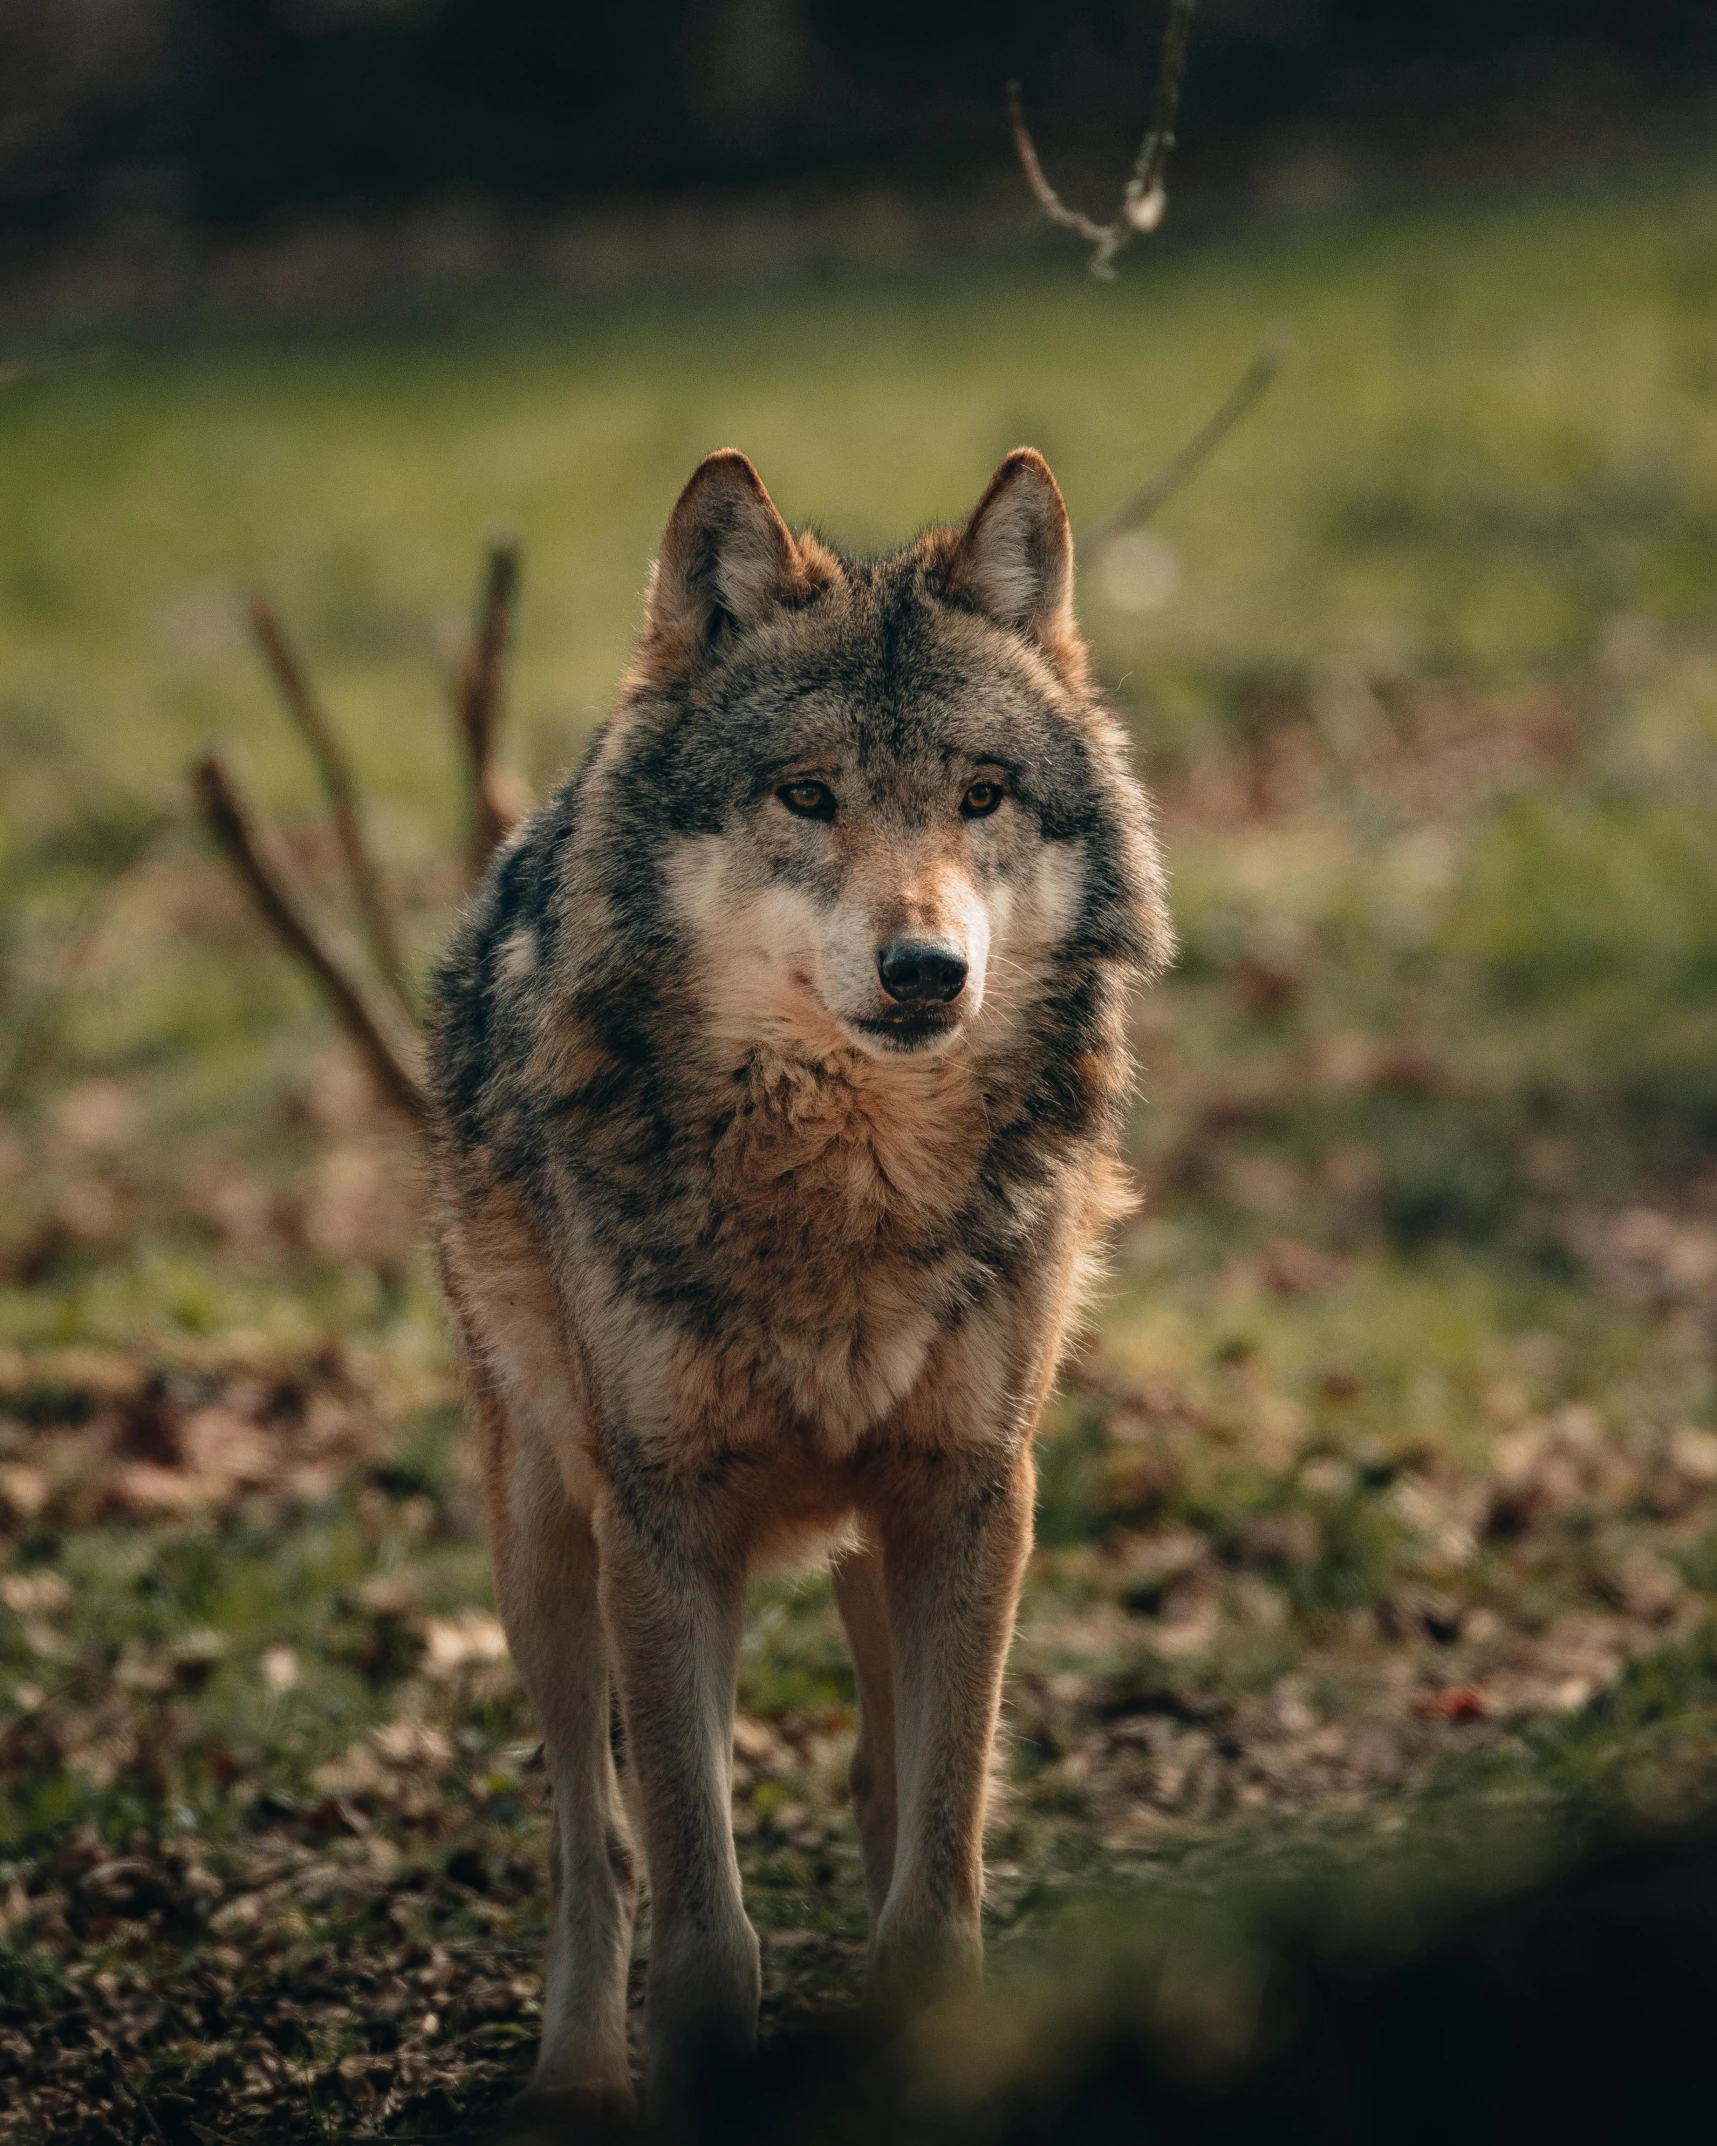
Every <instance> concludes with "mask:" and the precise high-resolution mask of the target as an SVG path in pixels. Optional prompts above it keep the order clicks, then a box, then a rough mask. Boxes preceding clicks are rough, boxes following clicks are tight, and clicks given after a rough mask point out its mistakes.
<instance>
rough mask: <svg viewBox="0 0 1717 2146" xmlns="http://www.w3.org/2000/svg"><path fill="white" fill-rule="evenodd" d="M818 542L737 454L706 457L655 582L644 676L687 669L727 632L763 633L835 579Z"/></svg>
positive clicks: (674, 517)
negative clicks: (787, 517)
mask: <svg viewBox="0 0 1717 2146" xmlns="http://www.w3.org/2000/svg"><path fill="white" fill-rule="evenodd" d="M832 568H833V561H832V560H831V559H830V557H829V554H828V553H827V552H826V551H824V549H823V547H822V546H821V545H820V544H818V543H817V542H816V540H815V538H809V537H807V538H796V537H795V536H794V535H793V532H792V531H791V530H790V529H789V528H788V527H787V524H786V523H785V522H784V521H783V520H782V519H781V516H780V514H779V513H778V512H777V511H776V507H775V502H774V500H772V499H771V498H770V496H769V494H768V493H767V492H766V491H765V490H764V488H763V479H762V478H761V477H760V476H759V475H758V474H757V471H756V470H755V468H753V466H752V464H751V462H750V460H749V458H748V457H747V456H745V455H742V454H741V453H740V452H739V450H738V448H737V447H721V448H718V449H717V450H716V452H715V453H714V454H712V455H706V456H705V457H704V459H703V460H702V461H701V462H700V463H699V464H698V466H697V468H696V469H695V470H693V472H692V474H691V478H690V481H689V482H688V483H687V485H686V488H685V490H684V491H683V492H682V493H681V494H680V496H679V498H678V500H677V501H676V502H675V504H674V511H673V513H672V514H671V515H669V517H668V527H667V531H666V533H665V534H664V536H663V538H662V548H661V550H660V551H659V552H658V553H657V554H656V563H655V566H654V567H653V568H652V570H651V574H650V593H649V597H648V600H647V605H646V615H645V621H644V640H643V645H642V647H641V648H640V650H639V658H640V662H641V663H642V665H643V666H644V668H645V669H646V670H647V671H648V672H650V673H651V674H653V676H654V677H655V678H656V679H657V680H658V681H662V680H665V679H666V678H668V677H671V676H674V675H678V674H681V673H684V672H685V671H688V670H690V669H691V668H692V667H693V666H694V665H695V664H696V663H697V662H698V661H699V659H700V658H701V657H702V656H703V655H704V654H705V653H706V652H707V651H708V650H709V649H710V648H711V647H713V646H714V644H715V642H716V641H717V640H719V639H720V638H721V637H722V635H723V634H726V633H730V632H733V631H734V630H736V629H737V630H738V631H741V632H743V631H745V630H747V629H748V628H751V627H754V626H760V625H761V624H762V623H763V622H764V620H765V619H766V618H768V617H769V615H770V614H771V612H772V611H774V610H775V609H776V608H777V607H778V606H781V605H789V606H791V605H797V604H802V603H804V602H806V601H807V600H808V599H809V598H810V597H811V596H813V595H814V594H815V593H816V591H817V590H818V589H819V588H822V587H823V586H825V585H826V583H827V582H828V580H829V579H830V578H831V572H832Z"/></svg>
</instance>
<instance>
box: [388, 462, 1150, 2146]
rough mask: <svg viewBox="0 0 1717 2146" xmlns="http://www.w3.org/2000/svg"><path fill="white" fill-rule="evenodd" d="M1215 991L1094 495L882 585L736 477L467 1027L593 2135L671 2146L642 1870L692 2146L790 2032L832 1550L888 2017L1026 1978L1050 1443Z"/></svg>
mask: <svg viewBox="0 0 1717 2146" xmlns="http://www.w3.org/2000/svg"><path fill="white" fill-rule="evenodd" d="M1169 953H1170V927H1169V923H1168V919H1167V914H1166V910H1165V904H1164V878H1163V869H1162V865H1161V861H1160V857H1159V850H1158V844H1157V841H1156V837H1155V834H1154V830H1153V818H1152V811H1151V807H1150V804H1149V801H1148V798H1147V795H1146V793H1145V791H1144V789H1143V788H1142V786H1141V785H1140V783H1139V782H1138V780H1137V779H1136V778H1135V777H1134V775H1133V774H1132V773H1131V772H1130V770H1129V766H1128V757H1127V752H1126V748H1125V742H1124V738H1123V733H1122V730H1121V726H1120V724H1119V722H1118V721H1117V720H1116V718H1115V717H1114V715H1113V714H1112V713H1111V712H1110V711H1109V710H1108V709H1107V707H1106V706H1105V704H1104V702H1103V701H1102V699H1101V697H1100V695H1099V693H1098V692H1097V690H1096V689H1095V688H1094V686H1093V683H1092V678H1091V671H1090V664H1089V659H1088V654H1087V650H1086V646H1085V644H1084V642H1083V640H1082V639H1081V636H1080V633H1079V630H1078V626H1077V624H1076V621H1075V614H1074V606H1073V547H1072V540H1071V537H1070V534H1069V529H1068V520H1067V512H1066V508H1065V506H1064V504H1063V501H1062V496H1061V493H1060V490H1059V488H1058V487H1057V485H1056V482H1055V478H1054V477H1053V475H1052V474H1051V472H1050V469H1049V466H1048V464H1047V463H1046V462H1045V461H1044V460H1043V458H1042V456H1041V455H1039V454H1037V453H1036V452H1035V451H1034V450H1032V449H1029V448H1021V449H1018V450H1016V451H1015V452H1014V453H1012V454H1010V455H1009V456H1008V457H1007V459H1006V460H1005V461H1004V462H1003V463H1002V465H1001V467H1000V468H999V469H998V470H997V471H996V473H995V476H994V478H993V479H992V481H991V483H990V485H989V487H988V489H987V490H986V491H985V492H984V494H983V496H982V498H981V499H980V500H979V502H978V504H977V506H976V507H975V509H974V510H973V512H972V513H971V515H970V516H969V517H968V518H967V520H966V521H965V522H964V524H963V525H959V526H952V527H945V528H934V529H931V530H929V531H927V532H925V533H923V534H921V535H920V536H918V537H917V539H916V540H915V541H914V542H912V543H911V544H910V545H908V546H907V547H906V548H905V549H904V550H902V551H900V552H899V553H897V554H895V555H894V556H891V557H886V558H880V559H864V560H858V559H850V558H846V557H842V556H839V555H838V554H837V553H836V552H835V551H834V550H833V549H831V548H830V547H829V546H828V545H827V544H826V543H825V542H824V541H822V540H821V539H820V538H819V537H818V536H817V535H816V534H814V533H813V532H811V531H808V530H807V531H804V532H802V533H799V534H795V533H794V532H793V531H792V530H791V529H790V528H789V527H788V525H787V524H786V522H785V521H784V520H783V519H782V517H781V515H780V514H779V512H778V511H777V510H776V507H775V505H774V503H773V501H772V500H771V499H770V497H769V494H768V492H767V491H766V490H765V489H764V486H763V482H762V480H761V478H760V477H759V476H758V474H757V472H756V470H755V469H754V468H753V466H752V464H751V463H750V462H749V461H748V460H747V459H746V458H745V456H744V455H742V454H740V453H738V452H737V451H735V450H731V449H727V450H723V451H721V452H719V453H716V454H712V455H710V456H709V457H708V458H707V459H706V460H705V461H703V462H702V463H701V464H700V465H699V466H698V468H697V469H696V471H695V472H694V473H693V475H692V477H691V479H690V481H689V483H688V484H687V485H686V488H685V490H684V492H683V493H682V494H681V495H680V498H679V501H678V503H677V504H676V505H675V507H674V509H673V513H672V515H671V517H670V519H669V522H668V525H667V530H666V534H665V536H664V538H663V540H662V544H661V548H660V551H659V554H658V556H657V558H656V561H655V564H654V566H653V568H652V570H651V576H650V581H649V585H648V592H647V597H646V603H645V617H644V622H643V627H642V633H641V637H640V640H639V643H638V646H637V650H636V654H635V656H634V658H633V661H632V664H631V667H630V670H629V672H628V674H627V676H626V678H625V680H624V683H623V686H622V689H621V692H620V696H619V700H618V704H617V707H616V709H615V712H614V713H613V715H612V717H611V718H610V720H609V721H608V722H607V724H606V726H605V727H604V728H603V729H602V730H601V732H600V733H599V734H598V736H597V737H596V739H595V741H594V743H593V744H592V746H591V748H590V750H589V752H588V754H587V755H586V757H585V758H584V761H583V763H582V765H581V766H580V767H579V768H578V770H577V771H576V773H574V774H573V775H572V776H571V778H570V779H569V780H568V781H567V782H566V783H565V785H564V786H563V787H562V788H561V789H560V790H559V792H558V794H556V795H555V796H554V797H553V798H552V799H551V800H550V801H549V802H548V803H547V804H545V805H544V806H543V807H542V808H541V809H540V810H539V811H537V812H536V813H535V815H534V816H533V817H532V818H530V819H529V821H528V822H527V823H526V824H525V825H523V827H522V828H520V829H519V830H518V831H517V833H516V835H515V836H514V838H513V839H512V840H511V841H510V843H509V845H508V846H507V847H506V848H505V849H504V850H503V851H502V852H501V853H500V855H499V856H498V857H497V859H496V861H495V863H494V864H493V867H492V869H491V870H490V872H489V875H488V878H487V881H486V883H485V884H484V885H483V887H482V888H481V890H480V891H479V892H478V894H477V895H476V897H475V898H474V900H473V901H472V903H471V905H470V907H469V909H468V913H467V914H466V916H465V917H464V920H463V922H462V925H461V927H460V928H459V930H458V933H457V936H456V939H455V941H454V943H453V945H452V948H451V951H450V952H449V954H448V956H447V958H446V961H445V963H444V965H443V968H442V970H441V972H440V975H439V979H438V984H437V989H436V995H435V1008H434V1013H433V1017H432V1020H431V1024H430V1033H431V1061H432V1067H431V1085H432V1089H433V1127H432V1142H431V1145H432V1163H431V1181H432V1193H433V1211H434V1218H435V1219H434V1230H435V1238H436V1245H437V1252H438V1259H439V1266H440V1271H441V1275H442V1279H443V1284H444V1287H445V1292H446V1299H447V1303H448V1306H449V1309H450V1314H451V1320H452V1325H453V1328H454V1332H455V1335H456V1339H457V1344H458V1347H459V1351H460V1355H461V1357H462V1361H463V1365H464V1371H465V1377H466V1380H467V1384H468V1390H469V1395H470V1400H471V1405H472V1409H473V1413H474V1417H475V1422H476V1424H477V1426H478V1429H479V1431H480V1435H481V1438H482V1442H483V1455H484V1463H483V1465H484V1479H485V1496H486V1506H487V1514H488V1525H489V1531H490V1538H491V1548H492V1557H493V1563H494V1573H495V1585H496V1592H497V1598H498V1602H499V1607H500V1611H501V1616H502V1619H503V1621H504V1623H505V1626H506V1630H507V1634H508V1639H509V1642H510V1645H511V1648H512V1652H513V1655H514V1659H515V1661H516V1663H517V1666H518V1669H519V1673H520V1676H521V1678H522V1680H523V1683H524V1685H525V1687H526V1690H527V1691H528V1693H529V1695H530V1698H531V1700H532V1701H533V1703H534V1705H535V1708H536V1711H537V1715H538V1718H539V1721H540V1724H541V1727H542V1732H543V1738H544V1752H545V1761H546V1765H547V1770H548V1775H549V1779H550V1781H551V1784H552V1791H553V1823H552V1832H551V1849H550V1871H551V1910H550V1934H549V1940H548V1957H547V1965H546V1972H545V1985H544V1999H543V2018H542V2039H541V2046H540V2050H539V2053H538V2057H537V2062H536V2068H535V2071H534V2073H533V2075H532V2079H531V2082H530V2084H529V2087H528V2088H527V2090H526V2095H525V2100H524V2102H523V2104H522V2105H521V2110H520V2115H521V2118H525V2117H531V2118H532V2120H533V2121H538V2122H539V2123H540V2128H541V2131H542V2135H545V2136H547V2135H554V2134H556V2133H557V2132H558V2130H559V2129H560V2128H561V2127H562V2126H563V2125H564V2124H571V2123H575V2122H576V2121H577V2119H578V2117H579V2114H580V2112H585V2111H590V2110H599V2111H606V2112H608V2113H613V2112H614V2111H616V2110H620V2111H625V2110H629V2109H631V2108H632V2107H633V2106H634V2085H633V2079H632V2073H631V2066H630V2059H629V2052H628V2044H627V2013H626V1991H627V1975H628V1965H629V1960H630V1952H631V1941H632V1924H633V1917H634V1912H635V1909H636V1906H637V1900H638V1889H639V1883H640V1869H639V1858H638V1848H639V1847H640V1846H641V1848H642V1851H643V1860H644V1866H645V1869H646V1870H647V1874H648V1879H649V1885H650V1892H651V1902H652V1907H651V1913H652V1934H651V1943H650V1955H649V1965H648V1973H647V1978H646V2005H645V2066H644V2086H645V2094H646V2098H647V2101H648V2103H649V2104H650V2106H652V2107H653V2108H660V2107H662V2106H664V2105H671V2104H672V2103H673V2102H674V2100H675V2098H676V2097H677V2096H679V2095H682V2094H684V2093H685V2092H686V2091H687V2090H688V2087H689V2084H690V2082H691V2081H692V2080H693V2079H694V2078H695V2076H696V2067H697V2066H698V2065H699V2064H700V2063H701V2062H703V2061H704V2060H705V2059H706V2058H707V2056H708V2054H709V2053H710V2052H711V2051H712V2050H729V2051H731V2050H743V2049H744V2048H746V2047H747V2046H749V2045H750V2044H751V2042H752V2041H753V2039H754V2037H755V2033H756V2020H757V2006H758V1993H759V1977H758V1944H757V1937H756V1934H755V1932H754V1931H753V1929H752V1927H751V1925H750V1923H749V1922H748V1920H747V1918H746V1914H745V1908H744V1904H743V1901H742V1898H741V1887H740V1874H739V1866H738V1862H737V1859H736V1857H735V1853H734V1844H733V1831H732V1823H731V1787H732V1780H731V1776H732V1749H733V1747H732V1719H733V1708H734V1695H735V1678H736V1665H737V1659H738V1650H739V1644H740V1635H741V1622H742V1616H743V1610H744V1600H745V1586H746V1579H747V1575H748V1573H750V1572H752V1571H754V1570H756V1569H757V1568H758V1567H759V1566H761V1565H764V1564H766V1563H769V1562H770V1561H781V1560H793V1559H798V1558H805V1557H807V1556H815V1555H817V1554H828V1553H829V1552H830V1551H831V1549H832V1553H833V1555H832V1568H831V1569H832V1576H833V1585H834V1592H835V1597H836V1600H837V1602H838V1605H839V1609H840V1614H841V1617H842V1620H843V1622H844V1624H845V1628H846V1631H847V1634H848V1637H849V1639H850V1643H851V1647H852V1652H853V1659H854V1666H855V1672H856V1682H857V1689H858V1695H859V1727H858V1737H857V1745H856V1749H855V1751H854V1754H853V1759H852V1766H851V1775H850V1780H851V1788H852V1800H853V1806H854V1812H855V1816H856V1821H857V1827H858V1832H859V1837H860V1845H861V1849H862V1859H863V1868H864V1881H865V1888H866V1893H867V1896H868V1901H869V1907H870V1913H871V1933H872V1934H871V1953H870V1961H871V1969H872V1972H873V1973H874V1974H876V1975H878V1976H880V1977H882V1978H884V1981H885V1982H886V1983H888V1984H889V1985H890V1986H895V1985H897V1984H898V1983H899V1982H900V1980H901V1979H902V1978H905V1979H906V1980H907V1981H909V1982H914V1983H922V1982H924V1981H925V1980H926V1979H927V1978H928V1979H932V1980H934V1979H936V1978H943V1977H949V1976H952V1977H956V1978H957V1977H960V1976H969V1975H972V1974H975V1973H976V1972H978V1971H979V1969H980V1966H981V1958H982V1945H981V1936H980V1908H981V1901H982V1893H983V1829H984V1804H985V1793H986V1783H987V1779H988V1772H989V1766H990V1760H991V1749H992V1743H993V1739H994V1736H995V1731H996V1725H997V1713H998V1707H999V1704H1000V1695H1001V1682H1002V1669H1003V1662H1004V1658H1005V1656H1006V1653H1007V1650H1008V1646H1009V1642H1010V1639H1011V1635H1012V1629H1013V1621H1014V1614H1015V1608H1016V1603H1017V1598H1018V1594H1019V1587H1020V1580H1021V1574H1022V1570H1023V1567H1024V1564H1025V1560H1026V1557H1027V1553H1028V1550H1029V1547H1030V1543H1031V1533H1032V1511H1033V1494H1034V1474H1033V1459H1032V1442H1033V1435H1034V1431H1035V1428H1036V1425H1037V1422H1038V1418H1039V1415H1040V1413H1041V1411H1042V1408H1043V1406H1044V1403H1045V1400H1046V1398H1047V1396H1048V1394H1049V1391H1050V1388H1051V1384H1052V1381H1053V1379H1054V1376H1055V1370H1056V1362H1057V1356H1058V1352H1059V1350H1060V1349H1061V1346H1062V1343H1063V1339H1064V1337H1065V1335H1066V1334H1067V1332H1068V1329H1069V1322H1070V1320H1071V1319H1072V1318H1073V1317H1074V1314H1075V1308H1076V1306H1077V1304H1078V1301H1079V1297H1080V1291H1081V1287H1082V1285H1083V1281H1084V1278H1085V1276H1086V1273H1087V1271H1088V1269H1089V1267H1090V1265H1091V1261H1092V1259H1093V1256H1094V1254H1095V1253H1096V1252H1097V1250H1098V1248H1099V1246H1100V1244H1101V1241H1102V1239H1103V1236H1104V1233H1105V1230H1106V1229H1107V1227H1108V1226H1109V1225H1110V1223H1111V1222H1112V1220H1113V1219H1114V1218H1115V1217H1116V1216H1117V1215H1118V1214H1119V1213H1121V1212H1122V1211H1123V1210H1124V1209H1125V1207H1126V1206H1127V1204H1128V1195H1127V1191H1126V1180H1125V1177H1124V1174H1123V1172H1122V1169H1121V1166H1120V1161H1119V1143H1120V1137H1121V1132H1122V1127H1123V1121H1124V1117H1125V1115H1126V1111H1127V1108H1128V1104H1129V1099H1130V1095H1131V1089H1132V1080H1133V1068H1132V1061H1131V1058H1130V1054H1129V1049H1128V1043H1127V1013H1128V1004H1129V993H1130V991H1131V989H1132V988H1133V986H1134V984H1135V983H1136V982H1137V981H1138V980H1139V979H1141V978H1151V977H1154V976H1155V975H1156V974H1157V973H1158V972H1159V971H1160V970H1161V969H1162V967H1163V965H1164V964H1165V962H1166V961H1167V959H1168V957H1169ZM611 1716H612V1717H613V1723H614V1728H613V1732H612V1733H611ZM617 1748H618V1749H619V1750H620V1752H622V1753H623V1771H624V1773H625V1775H626V1777H627V1782H626V1787H625V1789H624V1791H623V1788H622V1780H621V1772H622V1767H621V1766H618V1765H617V1758H616V1751H617ZM640 1835H641V1839H640V1838H639V1836H640Z"/></svg>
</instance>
